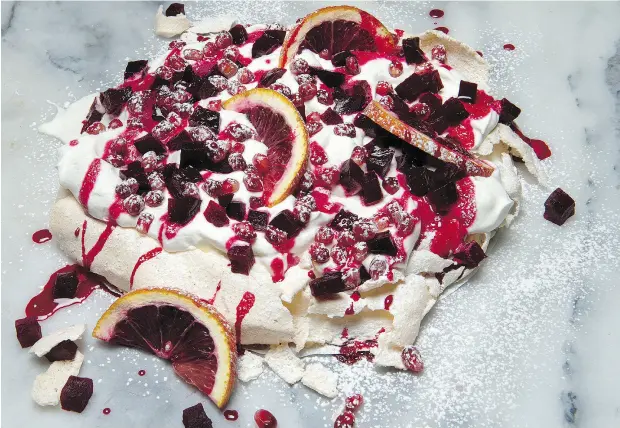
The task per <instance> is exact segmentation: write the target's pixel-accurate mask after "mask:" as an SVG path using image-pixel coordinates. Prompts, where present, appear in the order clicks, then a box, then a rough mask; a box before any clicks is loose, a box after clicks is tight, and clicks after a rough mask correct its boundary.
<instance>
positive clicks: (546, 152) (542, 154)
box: [510, 122, 551, 160]
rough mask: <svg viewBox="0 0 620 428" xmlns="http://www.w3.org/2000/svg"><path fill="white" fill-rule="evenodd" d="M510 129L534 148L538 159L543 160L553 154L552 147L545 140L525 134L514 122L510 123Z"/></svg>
mask: <svg viewBox="0 0 620 428" xmlns="http://www.w3.org/2000/svg"><path fill="white" fill-rule="evenodd" d="M510 129H512V130H513V131H514V133H515V134H517V135H518V136H519V137H520V138H521V139H522V140H523V141H525V143H526V144H527V145H528V146H530V147H531V148H532V150H534V153H536V157H537V158H538V159H540V160H543V159H547V158H548V157H549V156H551V149H550V148H549V146H548V145H547V143H545V142H544V141H543V140H535V139H533V138H529V137H527V136H525V135H524V134H523V132H522V131H521V129H519V127H518V126H517V125H516V124H515V123H514V122H513V123H511V124H510Z"/></svg>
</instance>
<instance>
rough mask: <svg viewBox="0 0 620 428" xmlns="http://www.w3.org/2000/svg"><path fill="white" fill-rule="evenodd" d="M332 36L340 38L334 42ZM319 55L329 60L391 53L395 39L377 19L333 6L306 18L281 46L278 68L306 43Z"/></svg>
mask: <svg viewBox="0 0 620 428" xmlns="http://www.w3.org/2000/svg"><path fill="white" fill-rule="evenodd" d="M333 35H337V38H334V37H333ZM304 41H305V42H306V44H307V45H308V47H309V48H311V49H312V50H313V51H315V52H316V53H320V52H321V51H322V50H324V49H327V51H328V54H329V56H330V57H331V56H332V55H334V54H337V53H339V52H341V51H345V50H358V51H379V52H391V51H392V50H393V49H394V48H395V41H394V36H393V35H392V34H391V33H390V32H389V30H388V29H387V28H386V27H385V26H384V25H383V24H382V23H381V22H380V21H379V20H378V19H377V18H375V17H374V16H372V15H371V14H369V13H368V12H365V11H363V10H361V9H358V8H356V7H353V6H330V7H324V8H322V9H319V10H317V11H315V12H312V13H311V14H309V15H306V17H305V18H304V19H302V20H301V21H300V22H299V23H298V24H297V25H296V26H295V27H293V29H292V30H291V31H289V32H288V33H287V35H286V38H285V39H284V43H283V44H282V51H281V53H280V61H279V67H282V68H283V67H285V66H286V64H288V63H289V62H290V61H291V60H292V59H293V58H294V57H295V55H296V54H297V52H298V51H299V48H300V47H301V46H302V43H303V42H304Z"/></svg>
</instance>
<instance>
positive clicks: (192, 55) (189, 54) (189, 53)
mask: <svg viewBox="0 0 620 428" xmlns="http://www.w3.org/2000/svg"><path fill="white" fill-rule="evenodd" d="M183 58H185V59H189V60H192V61H198V60H201V59H202V52H201V51H199V50H198V49H185V50H184V51H183Z"/></svg>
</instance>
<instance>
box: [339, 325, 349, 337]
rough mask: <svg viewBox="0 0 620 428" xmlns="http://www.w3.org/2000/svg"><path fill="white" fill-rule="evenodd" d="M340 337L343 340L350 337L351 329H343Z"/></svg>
mask: <svg viewBox="0 0 620 428" xmlns="http://www.w3.org/2000/svg"><path fill="white" fill-rule="evenodd" d="M340 337H342V338H343V339H346V338H347V337H349V329H348V328H346V327H345V328H343V329H342V333H341V334H340Z"/></svg>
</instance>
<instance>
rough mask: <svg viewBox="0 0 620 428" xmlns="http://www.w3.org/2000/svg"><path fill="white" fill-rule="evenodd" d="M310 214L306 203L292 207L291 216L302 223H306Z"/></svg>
mask: <svg viewBox="0 0 620 428" xmlns="http://www.w3.org/2000/svg"><path fill="white" fill-rule="evenodd" d="M311 215H312V209H310V207H308V206H307V205H295V208H293V216H294V217H295V219H297V221H299V222H300V223H302V224H306V223H308V222H309V221H310V216H311Z"/></svg>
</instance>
